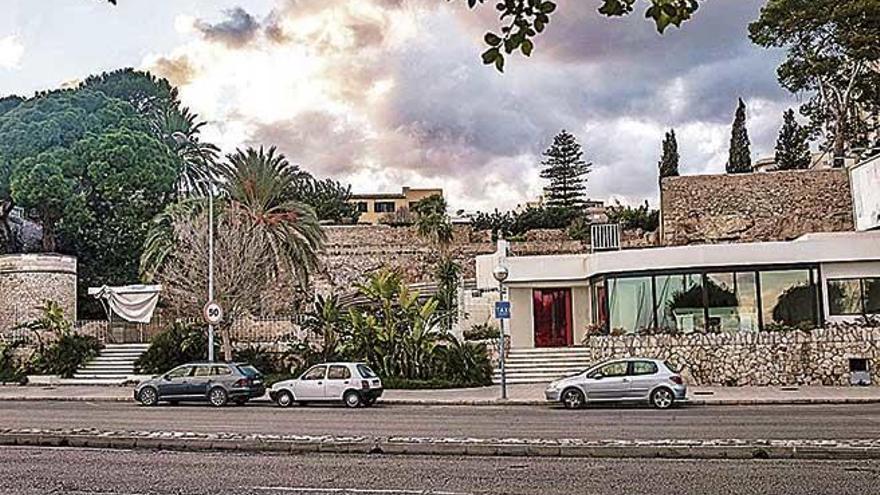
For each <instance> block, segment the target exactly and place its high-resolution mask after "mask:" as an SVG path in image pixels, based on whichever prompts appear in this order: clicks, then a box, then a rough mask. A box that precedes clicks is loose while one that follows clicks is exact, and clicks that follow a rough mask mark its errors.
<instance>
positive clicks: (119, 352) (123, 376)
mask: <svg viewBox="0 0 880 495" xmlns="http://www.w3.org/2000/svg"><path fill="white" fill-rule="evenodd" d="M149 347H150V344H107V345H105V346H104V348H103V349H101V354H99V355H98V356H97V357H95V358H94V359H91V360H90V361H88V362H86V363H85V364H84V365H83V366H82V367H80V368H79V369H78V370H76V373H75V374H74V375H73V379H72V380H65V382H71V383H70V384H74V383H75V384H77V385H118V384H120V383H124V382H126V381H128V380H130V379H132V378H133V377H134V376H135V371H134V362H135V361H137V359H138V358H139V357H140V356H141V354H143V353H144V352H146V351H147V349H148V348H149Z"/></svg>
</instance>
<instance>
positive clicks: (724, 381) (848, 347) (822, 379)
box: [585, 327, 880, 386]
mask: <svg viewBox="0 0 880 495" xmlns="http://www.w3.org/2000/svg"><path fill="white" fill-rule="evenodd" d="M585 345H587V346H588V347H589V348H590V349H591V351H592V354H593V360H594V361H595V362H599V361H601V360H605V359H612V358H622V357H630V356H639V357H648V358H656V359H663V360H665V361H668V362H670V363H672V364H673V365H674V366H675V367H678V368H679V369H681V372H682V375H683V376H684V377H685V378H686V379H687V380H688V383H691V384H694V385H727V386H744V385H760V386H764V385H842V386H845V385H849V384H850V383H849V359H850V358H866V359H868V361H869V366H870V370H871V375H872V382H873V384H874V385H880V328H858V327H840V328H829V329H818V330H813V331H811V332H799V331H792V332H785V333H781V332H758V333H734V334H724V333H719V334H691V335H656V336H592V337H590V338H588V339H587V341H586V342H585Z"/></svg>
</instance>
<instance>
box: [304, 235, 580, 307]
mask: <svg viewBox="0 0 880 495" xmlns="http://www.w3.org/2000/svg"><path fill="white" fill-rule="evenodd" d="M325 232H326V234H327V242H326V244H325V247H324V251H323V252H322V253H321V255H320V260H321V264H322V266H323V270H322V272H323V273H322V274H321V276H320V277H318V280H317V281H316V282H317V286H318V287H319V291H327V290H330V289H337V290H343V291H345V290H348V289H350V288H352V287H353V285H354V284H356V283H358V282H361V281H363V279H364V278H365V277H367V276H368V275H369V274H370V273H372V272H374V271H376V270H379V269H381V268H383V267H385V268H392V269H397V270H400V271H401V272H402V273H403V275H404V278H405V280H406V281H407V282H409V283H416V282H429V281H433V280H434V275H433V271H434V267H435V265H436V262H437V259H438V256H439V253H440V248H439V246H436V245H433V244H431V243H429V242H426V241H425V240H424V239H422V238H421V237H419V235H418V233H417V232H416V229H415V227H391V226H388V225H358V226H330V227H326V228H325ZM529 234H530V235H529V236H527V237H526V239H525V240H524V241H519V242H512V243H511V251H512V252H513V254H514V255H533V254H561V253H582V252H586V251H587V249H588V246H587V245H585V244H583V243H581V242H579V241H572V240H570V239H569V238H568V236H567V235H566V234H565V232H564V231H561V230H559V231H546V230H542V231H540V232H537V231H536V232H530V233H529ZM449 252H450V253H451V254H452V256H453V257H454V258H455V259H456V260H457V261H458V262H459V263H460V264H461V266H462V276H463V277H464V278H473V277H474V276H475V270H476V263H475V261H474V260H475V258H476V257H477V256H479V255H482V254H491V253H493V252H495V243H494V242H492V238H491V233H490V232H488V231H474V230H473V229H472V228H471V227H470V226H468V225H455V226H454V228H453V240H452V243H451V244H450V246H449Z"/></svg>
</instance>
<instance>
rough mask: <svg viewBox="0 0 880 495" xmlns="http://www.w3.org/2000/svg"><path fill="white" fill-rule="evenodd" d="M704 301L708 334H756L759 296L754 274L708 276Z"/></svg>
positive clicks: (717, 274)
mask: <svg viewBox="0 0 880 495" xmlns="http://www.w3.org/2000/svg"><path fill="white" fill-rule="evenodd" d="M706 301H707V303H708V307H709V325H708V328H709V329H710V330H714V331H724V332H737V331H745V332H754V331H757V330H758V295H757V287H756V285H755V274H754V272H747V273H709V274H707V275H706Z"/></svg>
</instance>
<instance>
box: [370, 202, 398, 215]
mask: <svg viewBox="0 0 880 495" xmlns="http://www.w3.org/2000/svg"><path fill="white" fill-rule="evenodd" d="M394 206H395V205H394V201H376V202H375V203H373V211H374V212H376V213H394Z"/></svg>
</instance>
